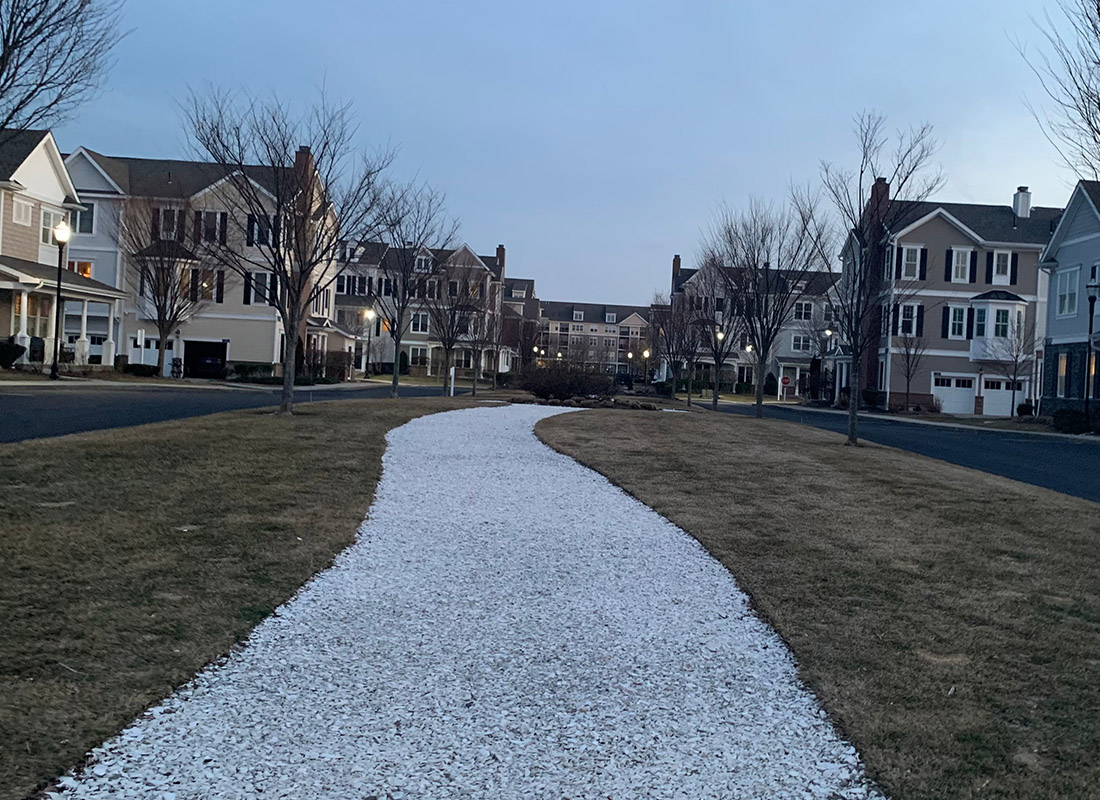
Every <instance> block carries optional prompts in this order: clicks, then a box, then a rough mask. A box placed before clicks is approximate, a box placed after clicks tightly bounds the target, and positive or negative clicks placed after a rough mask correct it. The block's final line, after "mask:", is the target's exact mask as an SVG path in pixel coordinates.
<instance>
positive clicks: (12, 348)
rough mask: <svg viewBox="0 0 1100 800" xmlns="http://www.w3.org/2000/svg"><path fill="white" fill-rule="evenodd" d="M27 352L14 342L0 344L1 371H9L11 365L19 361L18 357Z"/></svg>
mask: <svg viewBox="0 0 1100 800" xmlns="http://www.w3.org/2000/svg"><path fill="white" fill-rule="evenodd" d="M25 352H27V348H25V347H24V346H23V345H21V344H16V343H15V342H0V367H2V368H3V369H11V368H12V365H14V364H15V362H16V361H18V360H19V357H20V356H21V355H23V354H24V353H25Z"/></svg>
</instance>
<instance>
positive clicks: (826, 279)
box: [680, 267, 840, 297]
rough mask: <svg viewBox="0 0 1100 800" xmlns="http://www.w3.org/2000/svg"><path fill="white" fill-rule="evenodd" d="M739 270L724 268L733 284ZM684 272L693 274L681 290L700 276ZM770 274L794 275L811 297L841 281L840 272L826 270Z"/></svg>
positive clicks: (779, 275) (681, 284)
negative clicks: (804, 283) (735, 273)
mask: <svg viewBox="0 0 1100 800" xmlns="http://www.w3.org/2000/svg"><path fill="white" fill-rule="evenodd" d="M737 269H738V268H735V267H722V270H723V271H724V272H726V273H728V274H730V275H731V282H732V274H733V273H734V272H736V271H737ZM684 272H690V273H691V274H690V275H688V276H687V278H685V279H684V280H682V281H681V282H680V288H681V289H682V288H683V286H684V285H685V284H687V283H688V282H689V281H690V280H691V279H692V278H693V277H695V275H696V274H698V272H699V270H696V269H693V270H680V273H681V275H683V273H684ZM769 274H770V275H771V276H773V277H775V278H781V277H782V278H786V277H789V276H791V275H794V276H796V277H797V279H798V280H804V281H806V288H805V289H804V290H803V291H802V294H804V295H806V296H810V297H814V296H820V295H825V294H827V293H828V291H829V290H830V289H832V288H833V286H834V285H835V284H836V282H837V281H838V280H840V273H839V272H826V271H824V270H812V271H808V272H801V271H791V270H771V271H770V273H769Z"/></svg>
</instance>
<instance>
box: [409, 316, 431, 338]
mask: <svg viewBox="0 0 1100 800" xmlns="http://www.w3.org/2000/svg"><path fill="white" fill-rule="evenodd" d="M410 330H411V331H412V332H413V333H427V332H428V315H427V313H426V312H424V311H417V312H415V313H413V315H412V327H411V328H410Z"/></svg>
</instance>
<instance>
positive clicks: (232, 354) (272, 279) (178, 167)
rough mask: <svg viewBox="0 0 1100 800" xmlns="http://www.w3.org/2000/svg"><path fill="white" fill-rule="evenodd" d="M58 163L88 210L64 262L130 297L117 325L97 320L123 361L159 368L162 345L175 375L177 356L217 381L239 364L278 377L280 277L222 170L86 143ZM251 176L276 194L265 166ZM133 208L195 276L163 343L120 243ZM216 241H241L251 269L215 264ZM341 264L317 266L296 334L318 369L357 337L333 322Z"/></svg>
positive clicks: (154, 238)
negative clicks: (317, 287) (186, 303)
mask: <svg viewBox="0 0 1100 800" xmlns="http://www.w3.org/2000/svg"><path fill="white" fill-rule="evenodd" d="M298 162H300V163H298ZM65 164H66V166H67V168H68V170H69V173H70V174H71V175H72V176H73V181H74V183H75V184H76V186H77V187H78V191H79V192H80V194H81V197H82V198H86V202H85V203H84V207H85V209H87V210H86V211H82V212H80V213H81V216H80V217H79V218H78V220H77V224H76V226H75V227H74V236H73V240H72V243H71V245H70V248H69V250H70V256H69V260H70V265H71V266H72V268H74V269H76V270H79V271H81V272H84V273H87V274H90V275H91V276H92V277H93V278H94V279H96V280H100V281H104V282H107V283H110V285H111V286H112V287H114V288H115V289H116V290H118V291H122V292H125V294H126V300H125V302H124V303H122V309H121V313H119V314H117V315H116V316H115V318H114V321H112V322H111V323H108V322H107V321H105V320H104V321H99V320H97V321H95V322H94V324H93V325H92V330H94V331H99V330H100V329H101V328H102V329H107V328H114V330H113V331H112V334H113V338H114V340H115V341H116V342H119V346H118V353H120V354H122V355H125V356H127V357H128V359H129V361H130V363H139V364H156V362H157V349H158V348H160V347H161V346H163V347H164V349H165V359H164V373H165V375H170V374H171V372H172V368H173V361H176V364H177V367H178V368H181V369H182V374H183V375H184V376H190V377H219V376H221V375H223V374H224V373H225V372H226V370H231V369H233V368H234V366H235V365H244V364H247V365H249V366H251V367H260V368H270V369H271V370H272V372H273V373H276V374H277V373H278V370H279V364H280V362H281V361H282V353H283V349H284V347H285V336H284V332H283V328H282V321H281V319H280V317H279V314H278V313H277V311H276V309H275V308H274V307H273V302H274V300H275V292H276V291H277V289H276V276H275V275H274V274H273V273H272V272H271V271H270V270H268V269H265V268H264V266H262V265H263V264H264V259H263V258H262V257H261V256H260V255H259V251H258V249H257V248H259V247H261V246H263V245H265V244H266V243H267V242H266V239H265V238H264V237H266V236H268V235H271V234H270V231H269V229H268V226H269V225H270V222H268V225H263V224H261V223H260V222H258V221H257V220H256V219H254V218H253V216H254V215H247V216H248V219H243V218H242V219H238V218H237V217H238V216H242V213H241V211H240V208H241V204H239V203H234V202H231V198H230V196H229V195H228V194H227V193H228V192H230V191H232V188H231V183H230V182H229V180H228V175H227V173H226V172H225V170H224V169H222V168H220V167H218V166H217V165H215V164H209V163H204V162H199V161H183V160H170V159H149V158H131V157H119V156H106V155H103V154H102V153H98V152H95V151H93V150H90V149H88V148H86V147H80V148H78V149H76V150H75V151H74V152H73V153H72V154H70V155H69V156H68V157H67V158H66V161H65ZM311 164H312V161H311V158H310V155H309V153H308V151H306V150H304V149H303V151H299V153H298V160H297V162H296V163H295V164H294V165H288V167H287V169H307V168H310V166H311ZM248 178H249V180H250V181H252V182H253V184H255V185H256V186H257V187H259V189H260V191H261V192H266V193H268V194H270V192H271V191H272V190H273V187H272V186H271V185H270V184H271V182H272V180H274V178H273V171H272V170H271V169H265V168H261V167H249V168H248ZM139 207H140V208H143V209H148V208H151V209H152V210H151V217H152V221H151V230H150V232H149V238H150V244H151V245H156V244H157V243H161V242H172V243H174V244H173V247H175V248H177V250H178V252H179V254H180V264H181V266H180V268H181V269H186V270H189V271H190V287H191V288H190V290H191V294H192V297H191V300H192V301H193V302H194V303H195V307H194V308H193V310H192V313H191V314H190V315H189V317H188V318H187V319H186V320H185V321H183V322H182V323H181V324H180V325H179V327H178V329H177V330H176V331H174V333H173V334H172V335H171V336H170V337H168V339H167V340H166V341H165V342H163V343H161V342H160V341H159V336H158V334H157V331H156V328H155V326H154V325H153V319H154V318H153V316H152V313H151V310H150V308H149V302H148V298H147V296H146V295H145V294H144V291H145V290H143V288H142V287H141V286H139V285H138V283H139V281H138V279H137V276H138V271H137V270H136V268H135V267H134V259H135V258H137V257H138V256H139V253H130V252H126V250H127V248H128V247H130V246H131V245H128V244H127V243H126V242H128V241H129V242H131V244H132V240H133V238H134V237H133V236H132V235H129V236H127V235H120V229H122V228H123V227H124V226H125V225H126V224H128V223H127V222H126V221H125V220H126V215H127V213H128V209H130V210H131V213H132V214H136V213H137V209H138V208H139ZM234 209H236V211H234ZM263 222H266V220H265V221H263ZM143 224H144V223H143ZM214 245H218V246H226V245H228V246H229V247H232V248H236V250H237V251H238V252H240V253H242V254H243V255H244V256H245V257H248V258H250V260H252V261H253V263H255V264H257V266H256V269H255V270H254V271H249V272H248V274H247V276H246V275H242V274H238V273H237V272H236V271H234V270H230V269H226V268H225V266H224V265H223V264H218V263H215V262H214V260H213V259H212V258H211V256H210V255H209V253H208V249H209V248H210V247H211V246H214ZM250 253H251V254H253V255H252V256H250V255H249V254H250ZM336 269H337V267H336V265H335V263H334V264H333V266H332V267H329V268H327V269H326V270H324V271H320V274H319V275H318V277H317V281H319V282H320V283H321V284H322V285H324V286H325V288H324V290H323V291H321V292H320V294H319V296H318V297H317V299H316V300H315V302H314V303H313V304H312V307H311V308H310V310H309V315H308V319H307V321H306V324H305V327H304V330H303V331H302V350H301V352H302V361H303V362H309V363H310V365H311V367H310V368H311V369H313V370H316V369H321V370H324V369H325V364H326V363H332V358H331V356H332V355H333V354H336V355H341V354H345V353H348V354H350V353H351V352H352V351H353V350H354V348H355V345H356V341H357V339H356V337H355V335H353V334H351V333H350V332H348V331H345V330H343V329H341V328H339V327H338V326H337V325H336V321H335V320H336V304H335V302H334V295H335V289H334V287H333V286H331V285H329V284H331V283H332V279H333V277H334V273H335V270H336ZM66 330H67V331H70V330H71V329H70V326H68V325H67V326H66ZM70 335H71V334H70ZM93 347H94V346H93ZM348 357H349V358H350V355H349V356H348Z"/></svg>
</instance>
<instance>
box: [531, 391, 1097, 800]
mask: <svg viewBox="0 0 1100 800" xmlns="http://www.w3.org/2000/svg"><path fill="white" fill-rule="evenodd" d="M611 413H613V414H614V416H613V417H610V416H608V415H609V414H611ZM627 414H629V416H626V415H627ZM538 433H539V435H540V436H541V437H542V438H543V440H544V441H546V442H547V443H549V444H550V445H551V446H553V447H555V448H556V449H558V450H560V451H562V452H564V453H566V454H568V455H570V456H573V457H574V458H576V459H578V460H579V461H581V462H583V463H584V464H586V465H588V466H590V467H592V468H593V469H596V470H598V471H600V472H602V473H603V474H604V475H606V476H608V478H610V479H611V480H612V481H614V482H615V483H617V484H619V485H620V486H622V487H623V488H624V489H625V490H626V491H628V492H629V493H631V494H633V495H634V496H636V497H638V498H640V499H641V500H642V501H644V502H645V503H647V504H648V505H650V506H652V507H653V508H655V509H656V510H657V511H659V512H660V513H662V514H664V515H665V516H666V517H668V518H669V519H671V520H673V521H674V522H675V523H677V524H678V525H680V526H681V527H683V528H684V529H685V530H687V531H690V532H691V533H692V534H694V535H695V536H696V537H697V538H698V539H699V540H700V541H701V542H702V543H703V545H704V546H706V547H707V549H708V550H709V551H710V552H711V553H712V554H714V556H715V557H716V558H718V559H719V560H721V561H722V562H723V563H724V564H725V565H726V566H727V567H728V568H729V569H730V571H731V572H732V573H733V574H734V575H735V576H736V578H737V580H738V582H739V583H740V585H741V586H742V587H744V589H745V590H746V591H748V592H749V593H750V595H751V596H752V598H753V601H754V603H755V604H756V607H757V609H758V610H759V612H760V614H761V615H762V616H763V617H764V618H765V619H767V620H768V621H769V622H770V623H771V624H772V625H774V626H775V628H776V629H777V630H778V631H779V633H780V634H781V635H782V636H783V637H784V638H785V639H786V640H787V642H789V644H790V646H791V648H792V649H793V651H794V653H795V655H796V657H797V659H798V662H799V669H800V672H801V675H802V677H803V678H804V679H805V681H806V682H807V683H808V684H809V685H810V686H811V687H812V688H813V689H814V690H815V691H816V692H817V694H818V696H819V697H820V698H821V699H822V701H823V702H824V703H825V705H826V707H827V708H828V709H829V711H830V712H831V713H832V714H833V715H834V718H835V719H836V721H837V722H838V724H839V725H840V727H841V729H842V730H843V731H844V733H845V734H846V735H847V736H848V737H850V738H851V740H852V741H853V742H854V743H855V744H856V745H857V746H858V747H859V748H860V750H861V752H862V753H863V754H864V756H865V758H866V761H867V764H868V767H869V770H870V772H871V774H872V776H873V777H874V778H876V779H877V780H879V781H880V782H881V784H882V785H883V786H884V788H885V789H886V790H887V792H888V793H889V794H890V796H891V797H892V798H894V800H911V799H913V798H928V800H932V799H933V798H935V799H936V800H940V799H941V798H949V797H950V798H969V797H976V798H1028V799H1029V800H1031V799H1032V798H1044V799H1045V800H1052V798H1067V799H1068V798H1075V799H1076V798H1084V797H1097V796H1100V789H1098V788H1097V787H1098V786H1100V505H1096V504H1093V503H1089V502H1086V501H1084V500H1078V499H1075V498H1071V497H1067V496H1064V495H1060V494H1057V493H1055V492H1051V491H1048V490H1045V489H1039V488H1034V487H1031V486H1026V485H1024V484H1020V483H1015V482H1012V481H1009V480H1006V479H1003V478H999V477H995V476H991V475H986V474H984V473H980V472H975V471H971V470H968V469H965V468H962V467H957V466H953V465H950V464H946V463H943V462H939V461H935V460H933V459H928V458H923V457H920V456H915V455H910V454H907V453H903V452H901V451H897V450H892V449H889V448H884V447H877V446H868V447H865V448H861V449H851V448H845V447H842V446H841V442H842V441H843V439H842V437H840V436H838V435H836V434H833V433H828V432H824V431H818V430H815V429H813V428H809V427H804V426H799V425H795V424H791V423H786V422H779V421H770V420H755V419H751V418H746V417H740V416H733V415H726V414H646V413H638V412H622V411H616V412H606V411H590V412H586V413H583V414H567V415H563V416H559V417H555V418H551V419H547V420H544V421H543V422H541V423H539V426H538Z"/></svg>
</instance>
